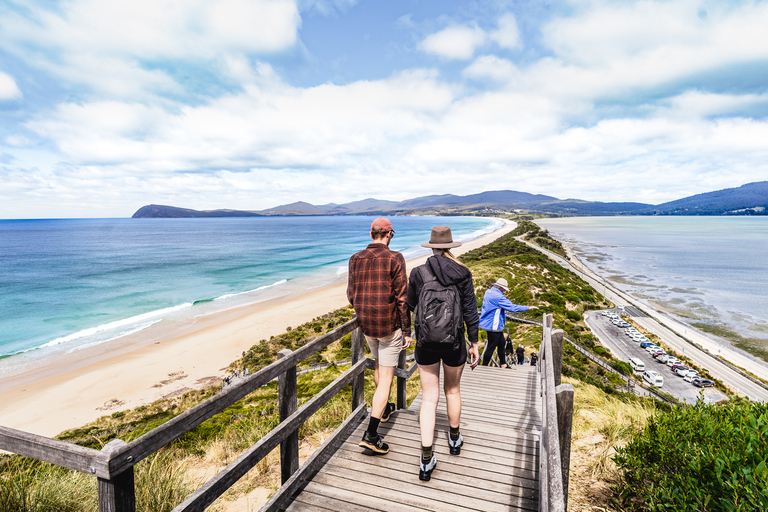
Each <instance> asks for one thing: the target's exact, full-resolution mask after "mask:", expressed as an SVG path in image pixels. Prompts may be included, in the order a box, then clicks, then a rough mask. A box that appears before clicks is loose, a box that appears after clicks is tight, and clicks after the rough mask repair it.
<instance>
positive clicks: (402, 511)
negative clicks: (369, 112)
mask: <svg viewBox="0 0 768 512" xmlns="http://www.w3.org/2000/svg"><path fill="white" fill-rule="evenodd" d="M306 491H309V492H311V493H313V494H317V495H320V496H325V497H328V498H332V499H336V500H339V501H345V502H349V503H357V504H358V505H360V506H363V507H365V508H366V509H368V510H377V511H382V512H414V511H416V512H418V511H420V510H435V509H434V508H429V507H426V508H425V507H420V506H417V505H415V504H410V505H404V504H402V503H400V502H397V501H395V500H390V501H389V502H387V501H384V500H381V499H378V498H376V497H372V496H370V495H368V494H366V493H364V492H359V491H349V490H347V489H344V488H339V487H334V486H332V485H326V484H324V483H319V482H316V481H314V480H313V481H312V482H310V483H309V484H307V488H306Z"/></svg>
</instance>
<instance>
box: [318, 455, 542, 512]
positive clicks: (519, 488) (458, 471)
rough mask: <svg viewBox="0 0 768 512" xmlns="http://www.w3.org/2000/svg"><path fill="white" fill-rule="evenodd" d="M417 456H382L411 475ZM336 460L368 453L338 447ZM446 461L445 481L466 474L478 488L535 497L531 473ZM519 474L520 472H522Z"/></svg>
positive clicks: (388, 464) (363, 458)
mask: <svg viewBox="0 0 768 512" xmlns="http://www.w3.org/2000/svg"><path fill="white" fill-rule="evenodd" d="M419 456H420V453H417V452H415V451H414V452H413V453H412V454H406V453H401V452H393V451H390V452H389V453H388V454H387V456H386V457H385V458H386V467H389V468H391V469H397V470H399V471H401V472H403V473H405V474H407V475H414V474H416V473H417V472H418V467H419V462H418V457H419ZM339 459H349V460H355V461H359V462H366V463H370V459H371V456H370V455H365V454H363V453H360V452H358V451H355V450H351V449H345V448H344V447H343V446H342V447H341V448H340V449H339V450H338V451H337V452H336V455H335V457H334V459H333V461H332V462H329V464H336V461H338V460H339ZM443 459H444V457H443V458H442V459H441V462H442V461H443ZM446 462H450V464H441V465H440V472H441V473H445V474H446V475H449V474H450V475H451V476H446V477H445V478H446V479H448V480H451V479H460V478H464V477H466V478H467V479H468V485H470V486H472V487H480V488H483V489H489V490H492V491H495V492H502V493H504V492H511V493H515V492H518V493H519V494H520V496H522V497H524V498H528V499H531V500H537V499H538V488H539V487H538V485H537V483H536V480H535V478H532V476H533V474H532V473H531V472H525V475H526V476H527V477H524V476H523V475H522V474H517V471H506V470H502V471H493V468H494V467H493V466H489V467H488V468H483V469H480V468H476V467H469V466H464V465H461V464H458V463H457V461H456V460H454V459H448V460H447V461H446ZM497 469H498V468H497ZM520 473H522V471H521V472H520Z"/></svg>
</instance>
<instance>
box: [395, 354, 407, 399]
mask: <svg viewBox="0 0 768 512" xmlns="http://www.w3.org/2000/svg"><path fill="white" fill-rule="evenodd" d="M397 367H398V368H401V369H403V370H405V369H406V365H405V350H401V351H400V356H398V359H397ZM406 381H407V379H406V378H404V377H398V378H397V408H398V409H405V407H406V404H405V383H406Z"/></svg>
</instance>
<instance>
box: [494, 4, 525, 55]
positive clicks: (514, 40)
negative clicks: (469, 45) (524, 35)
mask: <svg viewBox="0 0 768 512" xmlns="http://www.w3.org/2000/svg"><path fill="white" fill-rule="evenodd" d="M489 37H490V38H491V39H492V40H494V41H495V42H496V44H498V45H499V46H500V47H502V48H507V49H509V50H515V49H517V48H519V47H520V46H522V41H521V40H520V33H519V31H518V29H517V20H516V19H515V15H514V14H512V13H507V14H504V15H502V16H501V17H500V18H499V27H498V29H497V30H495V31H493V32H491V33H490V34H489Z"/></svg>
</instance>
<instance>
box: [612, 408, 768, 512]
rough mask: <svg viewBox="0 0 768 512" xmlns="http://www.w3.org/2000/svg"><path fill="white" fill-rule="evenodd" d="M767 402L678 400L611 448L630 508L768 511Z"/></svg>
mask: <svg viewBox="0 0 768 512" xmlns="http://www.w3.org/2000/svg"><path fill="white" fill-rule="evenodd" d="M767 439H768V404H762V403H751V402H747V403H728V404H725V405H707V404H705V403H703V402H702V401H699V402H698V403H697V404H696V405H695V406H693V407H677V408H674V409H672V410H670V411H669V412H665V413H660V414H657V415H656V416H654V417H653V418H652V419H651V421H650V422H649V423H648V425H647V426H646V428H645V430H644V432H642V433H640V434H637V435H635V436H634V438H633V439H632V441H631V442H630V443H629V444H627V446H626V447H624V448H620V449H618V450H617V455H616V457H615V459H614V460H615V462H616V464H617V465H618V466H619V467H620V468H621V469H622V470H623V482H622V483H621V484H620V485H619V486H617V488H616V489H615V491H616V492H617V495H618V498H619V500H620V501H621V502H622V503H621V505H622V506H624V507H627V508H628V509H629V510H649V511H652V512H655V511H661V510H702V511H703V510H718V511H720V510H723V511H736V510H738V511H744V512H747V511H763V510H768V469H767V468H766V460H768V442H766V440H767Z"/></svg>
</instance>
